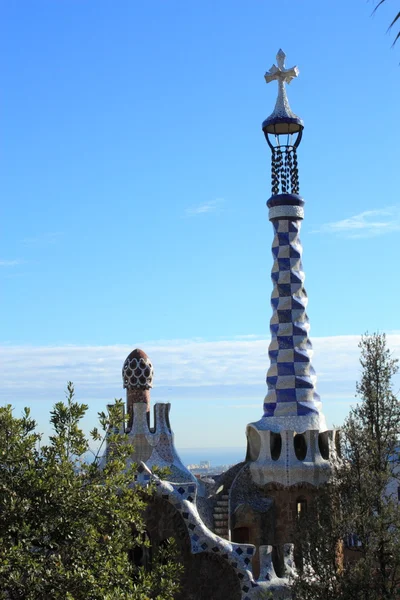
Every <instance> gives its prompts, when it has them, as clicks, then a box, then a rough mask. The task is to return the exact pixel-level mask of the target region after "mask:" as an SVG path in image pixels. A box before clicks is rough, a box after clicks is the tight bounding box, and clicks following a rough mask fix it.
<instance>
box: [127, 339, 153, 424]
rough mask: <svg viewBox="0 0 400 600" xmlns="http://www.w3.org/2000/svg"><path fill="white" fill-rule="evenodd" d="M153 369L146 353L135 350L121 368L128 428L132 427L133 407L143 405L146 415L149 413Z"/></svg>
mask: <svg viewBox="0 0 400 600" xmlns="http://www.w3.org/2000/svg"><path fill="white" fill-rule="evenodd" d="M153 376H154V369H153V365H152V364H151V362H150V359H149V357H148V356H147V354H146V352H143V350H140V349H139V348H135V350H132V352H131V353H130V354H129V356H128V357H127V358H126V360H125V362H124V366H123V367H122V381H123V386H124V388H125V389H126V409H127V411H128V427H129V428H130V427H132V420H133V407H134V405H135V404H145V405H146V413H147V415H148V416H149V413H150V389H151V388H152V387H153Z"/></svg>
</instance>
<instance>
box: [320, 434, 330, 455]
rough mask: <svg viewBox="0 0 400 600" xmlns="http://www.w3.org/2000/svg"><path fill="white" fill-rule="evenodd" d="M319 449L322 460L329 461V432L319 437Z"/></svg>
mask: <svg viewBox="0 0 400 600" xmlns="http://www.w3.org/2000/svg"><path fill="white" fill-rule="evenodd" d="M318 448H319V451H320V452H321V456H322V458H324V459H325V460H329V437H328V432H327V431H324V432H323V433H320V434H319V436H318Z"/></svg>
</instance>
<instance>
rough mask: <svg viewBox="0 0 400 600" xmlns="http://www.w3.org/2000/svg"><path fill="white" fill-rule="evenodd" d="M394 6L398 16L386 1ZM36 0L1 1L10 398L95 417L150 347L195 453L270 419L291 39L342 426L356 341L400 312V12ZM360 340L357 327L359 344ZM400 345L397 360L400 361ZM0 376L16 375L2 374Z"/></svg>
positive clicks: (316, 274) (326, 5)
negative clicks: (273, 215)
mask: <svg viewBox="0 0 400 600" xmlns="http://www.w3.org/2000/svg"><path fill="white" fill-rule="evenodd" d="M386 5H387V6H386ZM373 6H374V4H373V3H372V2H364V1H363V0H356V1H355V2H348V0H347V1H345V0H337V1H335V2H330V1H325V2H321V1H320V0H280V1H279V2H273V1H267V0H263V1H261V0H248V1H247V2H243V1H238V0H229V1H228V0H218V1H216V0H213V1H211V0H202V2H199V1H195V0H182V1H178V0H153V1H149V2H137V1H136V0H129V1H128V0H118V1H114V2H110V1H105V0H35V1H34V2H32V0H18V2H12V1H10V0H9V1H7V0H6V1H5V2H3V3H2V5H1V8H0V13H1V14H0V19H1V23H2V35H1V40H0V82H1V99H0V114H1V146H0V159H1V160H0V177H1V181H2V183H1V195H2V198H3V202H2V204H1V215H0V216H1V225H0V228H1V231H0V280H1V281H0V286H1V288H0V289H1V314H2V316H3V318H2V327H1V334H0V336H1V337H0V342H1V348H0V350H1V356H2V362H3V365H4V369H1V371H2V372H3V375H2V381H1V380H0V385H1V400H2V401H11V402H12V403H13V404H15V406H16V408H17V410H19V409H20V407H21V406H22V405H24V404H29V405H31V406H32V411H33V414H34V415H35V416H36V417H37V419H38V421H39V423H40V426H41V429H45V428H46V420H47V417H46V415H47V413H48V411H49V409H50V407H51V405H52V403H54V402H55V401H57V400H58V399H60V398H61V397H62V396H63V390H64V388H65V382H66V381H67V380H68V379H72V380H73V381H74V382H75V383H76V387H77V396H78V398H79V399H81V400H84V401H88V402H89V403H90V413H89V415H88V419H87V422H88V426H89V425H91V424H92V421H93V420H94V419H95V415H96V412H97V411H98V410H101V409H102V408H103V405H104V404H105V403H106V402H107V401H109V400H110V399H112V398H113V397H119V396H121V395H122V394H123V392H122V389H121V383H120V367H121V365H122V362H123V360H124V358H125V356H126V354H127V353H128V352H129V349H131V348H134V347H136V346H141V347H143V348H144V349H145V350H146V351H148V353H149V354H151V358H152V359H153V362H154V365H155V371H156V379H155V385H156V387H155V389H154V393H153V398H154V400H157V401H170V402H171V403H172V413H171V417H172V423H173V426H174V429H175V433H176V439H177V443H178V445H180V446H182V447H187V446H201V445H203V446H210V447H211V446H212V447H215V446H238V445H242V444H244V435H243V431H244V428H245V425H246V423H248V422H249V421H252V420H256V419H258V418H259V417H260V416H261V410H262V401H263V396H264V393H265V383H264V378H265V372H266V370H267V368H268V360H267V348H268V341H269V318H270V315H271V308H270V304H269V296H270V292H271V289H272V286H271V282H270V277H269V272H270V269H271V266H272V258H271V253H270V246H271V242H272V228H271V225H270V223H269V222H268V217H267V209H266V207H265V202H266V200H267V199H268V197H269V192H270V167H269V161H270V157H269V150H268V147H267V145H266V143H265V141H264V139H263V135H262V132H261V128H260V125H261V122H262V121H263V119H264V118H265V117H266V116H268V115H269V114H270V112H271V111H272V108H273V105H274V102H275V97H276V85H275V84H270V85H268V86H267V85H266V84H265V82H264V79H263V75H264V72H265V71H266V70H267V69H269V68H270V66H271V64H272V63H273V62H274V61H275V55H276V52H277V50H278V49H279V48H280V47H282V48H283V49H284V51H285V52H286V54H287V66H292V65H294V64H297V65H298V66H299V69H300V76H299V78H298V79H297V80H295V81H294V82H293V83H292V84H291V85H290V87H289V90H288V91H289V97H290V102H291V106H292V109H293V110H294V112H296V113H297V114H298V115H300V116H301V117H302V118H303V119H304V122H305V132H304V136H303V142H302V145H301V147H300V151H299V163H300V191H301V193H302V195H303V196H304V198H305V200H306V218H305V221H304V223H303V229H302V242H303V246H304V257H303V258H304V268H305V272H306V276H307V279H306V288H307V292H308V294H309V297H310V302H309V309H308V314H309V317H310V320H311V339H312V340H313V342H314V347H315V366H316V368H317V371H318V374H319V391H320V392H321V396H322V400H323V403H324V410H325V412H326V414H327V417H328V421H329V422H330V423H331V424H332V423H335V424H340V422H341V421H342V420H343V418H344V416H345V414H346V412H347V410H348V408H349V406H350V403H351V402H352V401H353V396H354V387H355V386H354V384H355V380H356V379H357V377H358V368H357V339H358V338H359V336H360V335H361V333H363V332H365V331H366V330H369V331H374V330H380V331H386V332H391V333H392V337H391V338H390V340H391V342H392V346H393V348H394V350H395V351H396V352H398V351H399V350H400V341H399V336H398V334H397V332H398V331H399V330H400V325H399V318H398V297H399V292H400V289H399V288H400V285H399V280H398V256H399V250H398V236H399V231H400V199H399V192H398V136H399V119H398V98H399V95H400V84H399V73H400V71H399V61H400V55H399V49H400V46H399V45H398V47H396V48H394V49H391V47H390V46H391V42H392V39H393V36H390V35H385V31H386V28H387V25H388V24H389V22H390V21H391V18H393V14H392V13H393V12H394V4H393V2H390V0H388V1H387V2H386V3H385V5H384V6H383V7H382V9H379V11H378V12H377V13H376V14H375V16H374V17H371V12H372V10H373ZM346 336H347V337H346ZM398 354H399V355H400V352H398ZM0 377H1V375H0Z"/></svg>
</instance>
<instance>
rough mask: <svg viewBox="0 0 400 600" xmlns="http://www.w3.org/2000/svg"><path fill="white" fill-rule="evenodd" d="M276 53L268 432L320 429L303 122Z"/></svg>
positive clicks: (269, 133) (290, 74)
mask: <svg viewBox="0 0 400 600" xmlns="http://www.w3.org/2000/svg"><path fill="white" fill-rule="evenodd" d="M284 60H285V54H284V53H283V52H282V50H279V52H278V54H277V63H278V66H275V65H273V66H272V67H271V69H270V70H269V71H267V73H266V74H265V80H266V82H267V83H269V82H271V81H274V80H277V81H278V99H277V101H276V105H275V109H274V111H273V113H272V114H271V115H270V116H269V117H268V118H267V119H266V120H265V121H264V122H263V124H262V129H263V131H264V134H265V137H266V139H267V142H268V144H269V146H270V148H271V151H272V182H271V183H272V185H271V187H272V196H271V198H270V199H269V200H268V202H267V206H268V208H269V219H270V221H271V222H272V225H273V228H274V240H273V243H272V255H273V259H274V262H273V267H272V274H271V277H272V282H273V291H272V296H271V304H272V311H273V313H272V318H271V322H270V330H271V343H270V346H269V351H268V352H269V358H270V363H271V364H270V367H269V369H268V373H267V385H268V392H267V395H266V398H265V402H264V418H263V421H264V426H265V428H267V429H271V430H272V431H281V430H283V429H286V430H287V429H294V430H296V431H298V432H302V431H305V430H307V429H319V430H324V429H326V425H325V419H324V417H323V415H322V413H321V402H320V399H319V396H318V394H317V392H316V389H315V386H316V375H315V371H314V369H313V366H312V364H311V357H312V346H311V342H310V340H309V337H308V332H309V328H310V326H309V320H308V316H307V313H306V307H307V302H308V299H307V293H306V291H305V289H304V285H303V284H304V279H305V275H304V272H303V267H302V262H301V257H302V252H303V250H302V246H301V242H300V237H299V233H300V228H301V221H302V219H303V218H304V200H303V199H302V198H301V197H300V196H299V195H298V193H299V178H298V167H297V153H296V150H297V147H298V146H299V144H300V140H301V136H302V132H303V127H304V125H303V121H302V120H301V119H300V118H299V117H298V116H296V115H295V114H294V113H293V112H292V110H291V108H290V106H289V101H288V98H287V95H286V89H285V84H286V83H290V81H291V80H292V79H293V78H295V77H297V76H298V73H299V71H298V68H297V67H293V68H291V69H286V68H285V66H284Z"/></svg>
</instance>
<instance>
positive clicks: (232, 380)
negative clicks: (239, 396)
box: [0, 334, 400, 399]
mask: <svg viewBox="0 0 400 600" xmlns="http://www.w3.org/2000/svg"><path fill="white" fill-rule="evenodd" d="M359 340H360V337H359V336H355V335H353V336H352V335H346V336H333V337H316V338H312V342H313V348H314V357H313V363H314V366H315V368H316V371H317V375H318V380H319V383H320V384H321V385H322V384H323V385H324V386H325V385H328V386H329V388H331V389H330V391H329V395H330V396H331V397H335V396H336V397H338V399H339V397H341V398H346V397H347V396H346V394H347V391H348V393H350V394H351V395H353V393H354V385H353V384H354V382H355V381H356V379H357V378H358V376H359V366H358V358H359V349H358V342H359ZM387 340H388V345H389V347H390V348H391V349H392V351H393V353H394V355H395V356H400V334H390V335H388V336H387ZM141 347H143V348H144V350H145V351H146V352H147V353H148V355H149V356H150V358H151V360H152V362H153V364H154V368H155V387H156V388H157V387H164V388H172V389H174V388H184V389H185V390H186V391H187V390H188V389H190V388H208V387H210V386H212V387H218V389H219V390H221V389H223V388H224V387H229V388H231V387H232V386H240V387H241V388H242V386H244V387H246V386H258V385H260V384H261V385H263V384H264V381H265V373H266V370H267V368H268V364H269V359H268V340H266V339H264V338H260V337H259V338H258V339H250V340H243V339H232V340H219V341H201V340H196V341H192V340H171V341H162V342H148V343H145V344H142V345H141ZM131 350H132V347H131V346H128V345H124V344H121V345H114V346H74V345H70V346H68V345H65V346H39V347H38V346H13V345H2V346H0V362H1V364H2V370H1V375H0V388H1V390H2V391H1V395H2V396H3V398H4V395H5V394H6V393H10V394H14V393H18V392H22V393H26V392H27V391H30V392H33V391H35V392H40V393H41V394H43V393H46V390H54V391H56V390H58V392H60V390H62V389H64V387H65V383H66V381H67V380H70V379H71V380H72V381H74V382H75V384H76V386H77V388H80V389H81V390H84V391H85V393H86V392H89V393H90V395H95V396H100V395H101V397H103V398H104V397H107V395H108V393H107V392H108V391H111V390H115V391H116V392H117V393H119V394H120V395H121V394H122V386H121V367H122V364H123V362H124V360H125V358H126V356H127V355H128V354H129V352H130V351H131ZM343 386H344V388H345V389H343ZM335 390H336V391H335Z"/></svg>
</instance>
